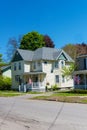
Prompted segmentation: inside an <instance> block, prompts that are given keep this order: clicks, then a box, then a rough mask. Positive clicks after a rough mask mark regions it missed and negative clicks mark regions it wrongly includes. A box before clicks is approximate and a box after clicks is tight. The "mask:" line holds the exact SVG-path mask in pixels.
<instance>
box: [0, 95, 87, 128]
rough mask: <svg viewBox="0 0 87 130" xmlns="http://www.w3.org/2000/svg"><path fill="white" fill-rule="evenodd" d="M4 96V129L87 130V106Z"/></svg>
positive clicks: (0, 105)
mask: <svg viewBox="0 0 87 130" xmlns="http://www.w3.org/2000/svg"><path fill="white" fill-rule="evenodd" d="M31 96H32V95H25V96H19V97H7V98H5V97H0V130H87V105H86V104H75V103H62V102H53V101H41V100H40V101H39V100H30V99H29V98H30V97H31Z"/></svg>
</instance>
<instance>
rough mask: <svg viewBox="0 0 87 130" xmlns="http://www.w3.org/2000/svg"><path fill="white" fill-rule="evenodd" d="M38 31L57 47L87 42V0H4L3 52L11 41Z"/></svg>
mask: <svg viewBox="0 0 87 130" xmlns="http://www.w3.org/2000/svg"><path fill="white" fill-rule="evenodd" d="M31 31H37V32H39V33H40V34H43V35H45V34H47V35H49V36H50V37H51V39H52V40H53V41H54V44H55V47H56V48H61V47H63V46H65V45H66V44H68V43H73V44H74V43H82V42H85V43H87V0H0V53H2V54H3V56H4V58H6V50H7V48H6V47H7V43H8V40H9V38H11V37H16V38H18V36H19V35H23V34H26V33H28V32H31Z"/></svg>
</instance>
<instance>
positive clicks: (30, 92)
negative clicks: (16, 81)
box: [27, 91, 44, 94]
mask: <svg viewBox="0 0 87 130" xmlns="http://www.w3.org/2000/svg"><path fill="white" fill-rule="evenodd" d="M27 93H28V94H42V93H44V92H32V91H29V92H27Z"/></svg>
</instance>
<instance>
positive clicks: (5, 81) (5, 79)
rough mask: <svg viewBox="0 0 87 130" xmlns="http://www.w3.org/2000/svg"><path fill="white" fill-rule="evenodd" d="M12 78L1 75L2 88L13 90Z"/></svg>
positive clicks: (0, 83) (0, 86)
mask: <svg viewBox="0 0 87 130" xmlns="http://www.w3.org/2000/svg"><path fill="white" fill-rule="evenodd" d="M11 84H12V83H11V78H9V77H4V76H0V90H11Z"/></svg>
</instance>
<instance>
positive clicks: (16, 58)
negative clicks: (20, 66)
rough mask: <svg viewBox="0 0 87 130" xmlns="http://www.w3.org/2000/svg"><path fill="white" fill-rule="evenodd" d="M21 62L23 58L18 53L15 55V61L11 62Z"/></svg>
mask: <svg viewBox="0 0 87 130" xmlns="http://www.w3.org/2000/svg"><path fill="white" fill-rule="evenodd" d="M21 60H23V58H22V57H21V55H20V54H19V52H18V51H16V53H15V54H14V56H13V59H12V61H11V62H15V61H21Z"/></svg>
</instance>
